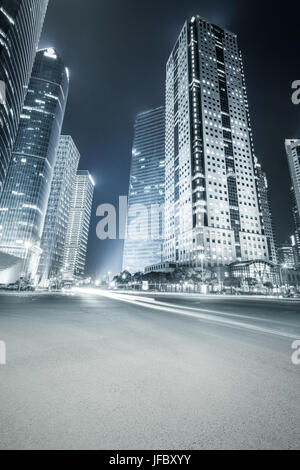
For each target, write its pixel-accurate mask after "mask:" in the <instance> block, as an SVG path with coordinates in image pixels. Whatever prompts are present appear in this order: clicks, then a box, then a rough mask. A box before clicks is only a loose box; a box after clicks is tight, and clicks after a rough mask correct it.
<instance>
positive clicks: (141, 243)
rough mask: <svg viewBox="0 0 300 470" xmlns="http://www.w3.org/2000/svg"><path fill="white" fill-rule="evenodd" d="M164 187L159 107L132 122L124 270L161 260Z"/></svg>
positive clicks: (162, 118)
mask: <svg viewBox="0 0 300 470" xmlns="http://www.w3.org/2000/svg"><path fill="white" fill-rule="evenodd" d="M164 186H165V108H164V107H160V108H156V109H152V110H150V111H146V112H144V113H141V114H139V115H138V116H137V118H136V122H135V135H134V143H133V150H132V162H131V171H130V185H129V194H128V216H127V238H126V240H125V244H124V256H123V269H124V270H125V269H127V270H129V271H130V272H132V273H136V272H138V271H144V269H145V267H146V266H150V265H153V264H156V263H159V262H161V261H162V238H163V205H164ZM133 229H134V230H133Z"/></svg>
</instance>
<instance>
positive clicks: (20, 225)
mask: <svg viewBox="0 0 300 470" xmlns="http://www.w3.org/2000/svg"><path fill="white" fill-rule="evenodd" d="M68 88H69V78H68V70H67V69H66V67H65V65H64V63H63V61H62V60H61V58H60V57H59V56H58V55H57V53H56V51H55V50H54V49H45V50H40V51H38V53H37V55H36V59H35V63H34V67H33V71H32V76H31V80H30V83H29V87H28V92H27V95H26V99H25V104H24V106H23V110H22V114H21V119H20V124H19V129H18V134H17V138H16V141H15V145H14V148H13V155H12V159H11V162H10V165H9V169H8V172H7V177H6V180H5V184H4V187H3V191H2V195H1V198H0V251H4V252H6V253H8V254H11V255H14V256H17V257H20V258H23V259H24V258H26V259H27V262H26V263H25V264H26V270H25V271H26V272H27V273H28V274H30V275H32V276H34V275H35V273H36V269H37V263H38V260H39V255H40V242H41V235H42V231H43V227H44V220H45V215H46V210H47V204H48V199H49V193H50V186H51V182H52V176H53V169H54V165H55V159H56V150H57V145H58V140H59V136H60V131H61V126H62V122H63V117H64V112H65V106H66V101H67V95H68Z"/></svg>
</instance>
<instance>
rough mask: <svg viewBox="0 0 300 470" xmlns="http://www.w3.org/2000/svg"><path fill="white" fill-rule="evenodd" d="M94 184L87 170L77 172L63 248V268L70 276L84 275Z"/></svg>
mask: <svg viewBox="0 0 300 470" xmlns="http://www.w3.org/2000/svg"><path fill="white" fill-rule="evenodd" d="M94 186H95V183H94V181H93V178H92V176H91V175H90V173H89V172H88V171H87V170H79V171H78V172H77V175H76V179H75V186H74V188H73V195H72V202H71V208H70V215H69V220H68V228H67V236H66V243H65V248H64V266H63V270H64V272H65V273H67V274H68V275H69V276H70V277H75V278H82V277H83V276H84V275H85V264H86V255H87V246H88V237H89V229H90V219H91V212H92V203H93V195H94Z"/></svg>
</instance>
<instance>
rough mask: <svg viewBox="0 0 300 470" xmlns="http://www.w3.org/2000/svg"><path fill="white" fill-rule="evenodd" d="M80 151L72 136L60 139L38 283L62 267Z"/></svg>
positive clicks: (46, 279)
mask: <svg viewBox="0 0 300 470" xmlns="http://www.w3.org/2000/svg"><path fill="white" fill-rule="evenodd" d="M79 159H80V153H79V151H78V149H77V147H76V145H75V144H74V141H73V139H72V137H71V136H68V135H62V136H61V137H60V139H59V146H58V150H57V156H56V163H55V167H54V174H53V180H52V185H51V191H50V197H49V202H48V209H47V214H46V219H45V225H44V231H43V236H42V243H41V248H42V251H43V252H42V255H41V259H40V264H39V269H38V275H39V281H40V282H41V284H44V283H46V282H47V281H48V279H50V278H56V277H57V276H58V274H59V272H60V271H61V270H62V268H63V260H64V247H65V242H66V235H67V228H68V218H69V213H70V207H71V202H72V193H73V189H74V185H75V179H76V173H77V167H78V163H79Z"/></svg>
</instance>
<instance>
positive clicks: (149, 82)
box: [41, 0, 300, 277]
mask: <svg viewBox="0 0 300 470" xmlns="http://www.w3.org/2000/svg"><path fill="white" fill-rule="evenodd" d="M276 4H278V6H276ZM195 14H199V15H200V16H202V17H204V18H205V19H207V20H208V21H211V22H214V23H215V24H218V25H219V26H221V27H224V28H227V29H229V30H231V31H233V32H235V33H236V34H238V36H239V45H240V48H241V49H242V52H243V58H244V66H245V71H246V79H247V89H248V97H249V101H250V111H251V120H252V126H253V130H254V139H255V148H256V153H257V156H258V157H259V159H260V160H261V162H262V164H263V167H264V169H265V171H266V172H267V175H268V179H269V183H270V187H271V198H272V209H273V216H274V222H275V228H276V233H277V237H278V241H284V240H285V239H286V238H287V237H288V236H289V235H290V234H291V232H292V230H293V221H292V213H291V202H290V197H289V187H290V182H289V173H288V166H287V159H286V156H285V150H284V139H285V138H296V137H298V138H299V137H300V105H299V106H295V105H293V104H292V102H291V94H292V91H291V84H292V82H293V81H294V80H300V60H299V54H300V34H299V27H300V21H299V18H300V3H299V2H296V1H295V2H294V1H290V2H289V1H285V2H280V3H278V2H268V1H263V0H260V1H256V0H251V1H248V2H246V1H242V0H209V1H208V0H207V1H201V0H197V1H196V0H180V1H179V0H152V1H148V0H50V5H49V8H48V13H47V17H46V22H45V27H44V32H43V35H42V40H41V46H42V47H47V46H53V47H55V48H57V50H58V51H59V53H60V54H61V55H62V57H63V59H64V61H65V63H66V65H67V66H68V67H69V68H70V73H71V82H70V95H69V101H68V106H67V111H66V116H65V122H64V127H63V133H65V134H70V135H72V137H73V139H74V141H75V143H76V144H77V146H78V148H79V150H80V152H81V155H82V158H81V164H80V168H81V169H88V170H90V172H91V173H92V175H93V177H94V179H95V180H96V185H97V186H96V191H95V198H94V207H93V215H92V221H91V232H90V242H89V253H88V271H89V273H90V274H91V275H94V276H96V277H99V276H100V275H103V274H104V273H106V272H107V271H112V272H117V271H119V270H120V269H121V258H122V242H119V241H106V242H101V241H99V240H98V239H97V237H96V224H97V218H96V208H97V206H98V205H100V204H102V203H112V204H115V205H116V204H117V202H118V197H119V195H126V194H127V192H128V179H129V169H130V158H131V146H132V138H133V124H134V119H135V116H136V114H137V113H138V112H141V111H144V110H147V109H150V108H152V107H156V106H160V105H161V104H164V87H165V83H164V80H165V64H166V61H167V59H168V56H169V54H170V52H171V50H172V48H173V46H174V43H175V41H176V39H177V36H178V34H179V32H180V30H181V28H182V26H183V23H184V21H185V19H186V18H189V17H191V16H193V15H195Z"/></svg>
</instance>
